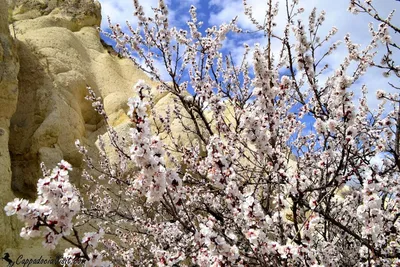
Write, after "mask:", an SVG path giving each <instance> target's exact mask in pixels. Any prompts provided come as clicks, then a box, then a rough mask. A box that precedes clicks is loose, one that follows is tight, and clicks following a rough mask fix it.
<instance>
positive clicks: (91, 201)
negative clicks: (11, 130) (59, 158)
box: [6, 0, 400, 267]
mask: <svg viewBox="0 0 400 267" xmlns="http://www.w3.org/2000/svg"><path fill="white" fill-rule="evenodd" d="M298 2H299V1H297V0H296V1H287V6H286V10H285V12H286V15H287V22H286V25H285V28H284V29H285V30H284V32H283V35H282V36H277V35H276V34H277V33H275V31H274V30H273V29H274V27H275V26H276V24H275V20H276V17H277V15H278V7H279V5H278V4H275V3H274V2H273V1H272V0H268V1H267V9H268V12H267V15H266V19H265V21H263V22H259V21H257V20H256V19H255V18H254V16H253V13H252V8H251V7H250V6H249V4H248V3H247V1H243V3H244V7H245V14H246V15H247V16H248V17H249V19H250V20H251V21H252V23H253V24H254V26H255V27H256V29H257V30H258V31H261V32H262V33H263V34H264V36H265V37H266V38H267V40H268V44H267V46H266V47H262V46H261V45H255V47H254V50H253V55H252V59H251V57H250V51H251V48H250V46H249V45H246V44H245V45H244V49H245V50H244V51H245V52H244V55H243V60H242V62H241V64H237V62H235V61H234V59H232V57H230V56H228V55H224V49H223V45H224V40H225V39H226V38H227V35H228V33H229V32H234V33H236V34H242V33H243V32H245V31H243V30H241V29H239V28H238V27H237V25H236V20H235V19H234V20H232V21H231V22H230V23H229V24H223V25H221V26H220V27H212V28H209V29H206V30H205V31H202V30H201V27H202V23H201V22H199V21H198V18H197V13H196V8H195V7H192V8H191V9H190V11H189V13H190V16H191V20H190V21H189V22H188V30H178V29H176V28H170V26H169V21H168V8H167V7H166V5H165V3H164V1H163V0H159V6H158V7H157V8H154V9H153V10H154V16H153V17H148V16H146V14H145V13H144V9H143V7H142V6H141V5H140V3H139V1H137V0H135V1H134V6H135V9H136V11H135V13H134V15H135V16H136V17H137V19H138V28H137V29H134V28H133V27H132V26H131V25H128V31H127V32H125V31H124V28H123V27H121V26H120V25H118V24H117V25H114V24H112V23H111V21H110V28H111V33H108V36H109V37H111V38H112V39H113V40H115V41H116V43H117V47H118V49H120V51H121V52H122V53H123V54H124V55H125V56H127V57H129V58H130V59H132V61H133V62H134V63H135V64H137V65H138V67H139V68H141V69H142V70H143V71H145V72H147V73H148V74H150V75H151V77H152V78H153V79H155V80H156V81H157V82H158V83H159V85H158V87H157V88H156V89H155V91H156V93H159V94H164V93H165V92H167V93H169V94H168V97H171V98H170V99H171V101H170V104H171V107H170V108H169V109H167V110H166V116H162V115H160V114H157V110H154V108H153V107H154V103H153V101H152V93H151V92H150V87H149V86H148V85H147V84H146V83H145V82H144V81H139V82H138V83H137V84H136V85H135V86H134V92H135V94H136V95H137V96H136V97H134V98H131V99H129V101H128V106H129V110H128V115H129V117H130V123H131V129H130V135H125V137H121V136H120V133H117V132H116V131H115V130H114V129H112V128H111V127H110V126H109V124H108V117H107V115H106V114H105V112H104V107H103V105H102V103H101V99H100V98H98V97H96V95H95V94H94V92H93V90H89V93H90V96H89V97H88V99H90V100H92V101H93V106H94V108H95V109H96V110H97V112H98V113H99V114H100V115H102V116H103V118H104V120H105V121H106V125H107V126H108V128H107V130H108V133H109V136H110V140H111V145H112V147H114V148H115V151H116V154H117V155H118V158H117V159H111V158H109V155H108V153H107V152H106V149H105V142H104V140H102V139H100V140H99V150H100V151H99V156H98V161H97V162H96V161H95V160H93V159H92V158H91V156H90V155H89V152H88V150H87V149H86V148H85V147H84V146H83V145H81V144H80V143H79V142H78V143H77V146H78V148H79V151H80V152H81V153H82V154H83V155H84V159H85V161H86V163H87V165H88V167H89V170H84V171H83V173H82V176H83V178H85V179H86V180H87V181H86V183H85V184H84V186H83V187H84V188H82V190H87V191H88V192H87V194H88V197H87V198H81V197H80V195H79V194H78V192H77V191H76V190H75V189H73V186H72V185H71V184H70V183H69V181H68V170H70V165H69V164H67V163H66V162H64V161H63V162H61V163H60V165H59V167H57V168H56V169H54V171H53V172H52V173H51V174H45V178H44V179H41V180H39V183H38V199H37V200H36V202H35V203H33V204H30V203H28V201H26V200H19V199H17V200H15V201H14V202H11V203H9V204H8V205H7V207H6V212H7V215H13V214H17V215H18V217H19V218H20V219H21V220H23V221H24V222H25V223H26V227H25V228H24V229H23V230H22V234H21V235H22V236H25V237H34V236H44V237H45V242H44V245H45V246H46V247H48V248H54V246H55V245H56V244H57V242H58V240H59V239H61V238H62V239H64V240H66V241H67V242H69V243H70V244H72V245H73V246H74V247H73V248H69V249H67V250H66V251H65V253H64V256H65V257H66V258H71V259H84V260H85V261H86V265H88V266H109V265H111V262H112V263H113V264H115V265H118V266H154V265H158V266H174V265H175V266H177V265H179V266H193V265H197V266H314V267H317V266H398V265H399V264H400V261H399V258H400V238H399V237H400V234H399V233H400V210H399V205H400V180H399V179H400V177H399V173H400V164H399V162H400V142H399V140H400V130H399V127H400V116H399V112H400V110H399V105H398V103H399V98H398V96H397V95H396V94H391V93H389V92H386V91H385V90H379V91H377V93H376V96H377V98H378V100H379V101H382V102H381V103H380V104H379V107H378V109H377V110H371V109H370V108H369V107H368V105H367V103H368V98H367V95H368V90H367V86H366V85H362V86H361V90H360V91H361V96H360V98H359V103H356V102H355V93H354V91H353V90H352V89H353V88H355V87H357V86H359V85H358V82H360V81H361V79H360V78H361V77H362V76H363V75H364V74H365V73H366V72H367V71H368V70H369V69H370V68H371V67H379V68H381V69H383V71H384V72H385V73H386V74H387V73H389V74H390V73H394V74H395V75H398V76H399V75H400V74H399V67H398V66H397V65H396V64H395V60H394V56H393V50H394V49H398V45H396V44H395V43H393V39H392V38H391V37H390V35H391V34H392V33H393V32H399V30H398V28H397V27H396V26H395V25H394V24H393V23H392V22H391V21H392V17H393V14H392V13H391V14H390V15H389V16H388V17H387V19H383V18H381V17H380V16H379V14H377V13H376V9H375V8H374V7H373V3H372V1H365V2H363V1H358V0H351V1H350V10H351V11H353V12H361V11H362V12H364V13H367V14H369V15H370V16H372V18H373V19H375V20H378V21H379V22H380V23H381V25H380V26H378V29H377V30H375V29H374V28H373V26H370V33H371V42H370V43H369V44H368V45H367V46H366V47H365V48H362V47H361V46H359V45H357V44H355V43H353V42H352V40H351V38H350V35H346V37H345V39H344V43H345V45H346V47H347V49H348V55H347V56H346V57H345V58H344V59H343V62H342V63H341V64H340V66H339V67H338V68H337V69H336V70H334V71H333V72H331V73H329V72H328V71H329V66H328V65H327V64H323V62H324V61H325V58H326V57H328V56H329V55H330V54H332V52H333V51H335V50H336V49H337V46H338V45H339V42H335V41H333V40H332V39H333V38H334V36H335V34H336V32H337V29H336V28H335V27H333V28H332V30H331V31H329V32H328V33H327V35H326V36H324V37H323V38H320V37H319V36H318V29H319V28H320V27H321V25H322V24H323V23H324V21H325V12H321V13H320V14H319V15H317V10H316V9H314V10H313V11H312V12H311V14H310V15H309V17H308V23H303V22H302V21H301V20H299V19H298V18H299V16H301V14H302V13H303V12H304V9H303V8H301V7H299V3H298ZM274 38H275V39H278V40H279V41H281V42H282V50H281V51H280V53H279V55H277V54H273V53H272V49H271V43H272V40H273V39H274ZM329 44H330V45H329ZM380 45H383V47H384V49H386V50H385V53H384V54H385V55H384V56H383V59H382V61H381V62H380V63H377V62H376V61H375V58H376V56H377V55H378V53H377V48H379V47H380ZM160 59H161V62H162V63H163V65H164V66H163V67H165V70H166V72H167V73H168V75H169V76H170V78H171V82H168V83H167V82H165V81H164V80H163V79H162V78H161V76H160V71H159V69H158V68H157V66H159V64H158V63H159V62H158V61H159V60H160ZM140 62H141V63H143V64H139V63H140ZM250 62H252V64H250ZM354 66H355V69H354ZM282 67H286V68H287V72H285V75H281V74H280V70H281V69H282ZM321 75H324V77H327V78H326V79H321ZM393 87H394V88H395V87H396V86H395V85H393ZM189 89H193V91H194V93H193V94H189V93H188V90H189ZM387 103H390V104H392V106H391V107H392V110H390V111H389V112H388V111H387V106H388V105H387ZM306 116H307V117H308V118H310V117H311V118H312V119H311V121H312V123H308V124H310V125H308V126H307V125H306V124H307V122H306V121H305V120H304V118H306ZM177 124H178V125H179V128H178V129H179V131H174V128H173V126H176V125H177ZM308 127H311V128H312V129H311V131H306V130H307V129H308ZM126 136H128V137H126ZM377 158H380V159H382V160H380V161H379V164H377V161H376V159H377ZM132 165H133V166H134V167H133V166H132ZM81 203H82V204H83V205H81ZM76 215H79V216H77V217H78V221H77V224H78V223H79V225H82V224H85V223H88V222H90V225H92V226H93V225H96V227H98V229H97V231H95V232H87V233H84V235H83V237H81V238H80V237H79V232H78V230H77V229H76V227H74V223H73V220H72V219H73V218H74V217H75V216H76ZM40 227H43V228H45V229H46V230H45V232H42V231H40V229H39V228H40ZM72 231H73V235H74V238H75V239H76V241H75V240H74V239H70V238H69V236H68V235H69V234H70V233H72ZM103 259H104V260H103ZM106 259H107V260H106ZM108 260H110V262H109V261H108Z"/></svg>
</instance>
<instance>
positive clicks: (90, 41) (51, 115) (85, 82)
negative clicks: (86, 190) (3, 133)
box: [10, 0, 149, 197]
mask: <svg viewBox="0 0 400 267" xmlns="http://www.w3.org/2000/svg"><path fill="white" fill-rule="evenodd" d="M43 2H45V3H47V4H43V3H42V2H41V1H28V0H24V1H17V2H16V3H15V8H14V12H13V20H14V23H13V26H14V30H15V35H16V39H18V54H19V58H20V62H21V69H20V72H19V75H18V78H19V92H20V94H19V99H18V107H17V111H16V113H15V114H14V116H13V118H12V121H11V124H12V125H11V139H10V152H11V158H12V171H13V179H12V186H13V190H14V191H16V192H19V193H22V195H25V196H30V197H33V196H34V195H33V194H32V193H33V192H34V188H35V185H36V181H37V179H38V178H39V177H40V172H39V163H40V162H44V163H46V164H47V165H48V166H52V165H54V164H55V163H56V162H58V161H59V160H61V159H62V158H64V159H65V160H67V161H69V162H70V163H71V164H73V166H75V167H76V170H77V171H79V167H80V166H81V164H82V161H81V156H80V154H79V153H78V152H77V150H76V148H75V146H74V142H75V140H76V139H80V140H81V141H82V142H83V143H86V144H92V143H93V142H94V141H93V140H95V138H96V136H97V135H98V134H101V133H104V127H102V123H103V122H102V120H101V118H100V116H99V115H97V114H96V112H95V111H94V110H93V108H92V106H91V103H90V102H89V101H87V100H85V99H84V98H85V96H86V95H87V89H86V86H91V87H92V88H94V90H96V91H97V93H98V95H99V96H102V98H103V99H104V103H105V107H106V110H107V112H108V114H109V115H110V118H111V122H112V123H114V118H115V119H116V118H118V119H119V120H121V116H119V115H120V114H123V113H124V112H123V111H124V109H126V100H127V98H128V97H129V96H132V94H133V92H132V90H131V88H132V85H133V84H134V83H135V81H137V80H138V79H139V78H142V79H145V80H149V79H148V78H147V76H145V75H144V74H143V73H142V72H140V71H139V70H137V69H136V68H135V67H134V66H133V65H132V62H131V61H129V60H127V59H120V58H118V57H115V56H111V55H110V54H109V53H108V52H107V50H106V49H105V48H104V47H103V45H102V44H101V42H100V38H99V33H98V31H97V29H96V27H98V26H99V25H100V6H99V4H98V3H97V2H93V1H90V0H86V1H85V0H80V1H43ZM58 2H60V3H61V4H56V3H58ZM73 176H77V175H76V174H75V175H73ZM76 182H79V181H76Z"/></svg>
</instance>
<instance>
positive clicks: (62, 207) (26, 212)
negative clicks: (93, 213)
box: [5, 161, 80, 249]
mask: <svg viewBox="0 0 400 267" xmlns="http://www.w3.org/2000/svg"><path fill="white" fill-rule="evenodd" d="M70 170H72V168H71V165H70V164H69V163H68V162H66V161H61V163H59V164H58V167H56V168H54V169H53V171H52V172H51V173H47V174H46V175H45V177H44V178H42V179H39V181H38V184H37V188H38V189H37V194H38V198H37V199H36V201H35V202H34V203H29V201H28V200H24V199H15V200H14V201H13V202H10V203H8V204H7V206H6V207H5V211H6V214H7V215H8V216H10V215H14V214H16V215H17V217H18V219H19V220H21V221H23V222H25V227H24V228H22V230H21V237H23V238H25V239H29V238H32V237H37V236H45V240H44V241H43V245H44V247H47V248H50V249H53V248H55V247H56V245H57V244H58V242H59V240H60V238H62V237H63V236H68V235H70V233H71V230H72V226H73V224H72V220H73V218H74V217H75V215H76V214H77V213H78V212H79V210H80V201H79V197H78V195H77V193H76V189H75V187H74V186H73V185H72V184H71V183H70V181H69V176H68V171H70ZM42 226H45V227H42ZM41 227H42V228H44V231H43V229H41Z"/></svg>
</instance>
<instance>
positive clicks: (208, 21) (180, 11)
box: [99, 0, 400, 106]
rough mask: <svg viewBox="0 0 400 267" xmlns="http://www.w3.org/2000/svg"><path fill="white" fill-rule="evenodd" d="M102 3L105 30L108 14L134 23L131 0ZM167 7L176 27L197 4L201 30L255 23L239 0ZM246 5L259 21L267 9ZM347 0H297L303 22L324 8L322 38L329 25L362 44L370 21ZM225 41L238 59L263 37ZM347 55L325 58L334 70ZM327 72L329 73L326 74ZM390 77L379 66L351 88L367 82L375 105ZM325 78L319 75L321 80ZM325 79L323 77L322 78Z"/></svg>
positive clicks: (251, 0)
mask: <svg viewBox="0 0 400 267" xmlns="http://www.w3.org/2000/svg"><path fill="white" fill-rule="evenodd" d="M99 1H100V3H101V4H102V15H103V21H102V28H103V29H107V28H108V27H107V20H106V18H107V16H110V17H111V20H112V21H113V22H115V23H120V24H121V25H125V21H126V20H128V21H129V22H130V23H131V24H132V25H135V19H134V17H133V15H132V13H133V11H134V8H133V0H99ZM139 1H140V2H141V4H142V5H143V6H144V9H145V12H146V14H152V11H151V7H157V6H158V0H145V1H143V0H142V1H141V0H139ZM165 2H166V4H167V6H168V7H169V10H170V12H169V19H170V24H171V25H172V26H176V27H177V28H185V26H186V22H187V21H188V20H189V12H188V10H189V8H190V6H191V5H194V6H196V8H197V12H198V20H201V21H203V22H204V29H206V28H207V27H209V26H213V25H219V24H221V23H224V22H229V21H230V20H232V18H234V17H235V16H238V24H239V26H240V27H242V28H244V29H249V30H252V29H254V26H253V25H252V24H251V22H250V21H249V19H248V18H247V17H246V16H245V15H244V14H243V4H242V0H165ZM284 3H285V1H280V3H279V6H280V7H282V8H281V10H282V11H281V12H280V13H278V18H277V20H276V23H277V27H276V31H277V32H282V31H283V27H284V25H285V18H284V14H283V7H284V6H283V5H284ZM373 3H374V5H375V7H376V8H377V9H378V10H379V11H380V14H381V15H382V16H383V17H386V15H387V14H389V12H390V11H391V10H393V9H396V8H397V9H400V2H398V1H395V0H375V1H373ZM248 4H249V5H251V6H252V7H253V13H254V17H255V18H256V19H257V20H258V21H260V22H262V21H263V19H264V14H265V11H266V1H263V0H248ZM348 5H349V0H335V1H331V0H300V5H299V7H303V8H304V9H305V12H304V13H303V17H302V19H303V21H304V22H305V24H307V18H308V15H309V13H310V11H311V10H312V8H313V7H316V8H317V14H318V13H319V12H320V11H322V10H325V11H326V20H325V23H324V25H323V27H322V28H321V29H320V30H319V33H321V37H324V35H323V34H325V33H327V32H328V31H329V30H330V29H331V27H332V26H335V27H337V28H338V29H339V31H338V34H336V36H335V37H334V39H333V41H336V40H343V37H344V36H345V35H346V34H347V33H350V34H351V39H352V41H353V42H355V43H358V44H360V45H361V47H365V46H366V45H367V44H368V41H369V40H370V34H369V31H368V23H369V22H373V20H372V19H371V18H370V17H369V16H367V15H363V14H359V15H353V14H350V13H349V12H348V11H347V8H348ZM393 21H394V22H396V21H400V13H399V14H395V16H394V19H393ZM399 24H400V23H399ZM230 37H231V38H228V40H226V41H225V44H224V47H225V49H226V50H225V51H230V52H231V53H232V55H233V57H234V58H235V59H236V60H238V62H239V60H240V59H241V55H242V53H243V51H244V48H243V43H247V44H249V45H250V46H252V45H254V44H255V43H261V44H265V42H266V40H265V38H264V37H263V36H262V35H261V34H247V35H241V36H232V35H231V36H230ZM392 37H394V39H395V40H398V42H397V43H400V35H399V34H397V35H393V36H392ZM279 49H280V46H279V44H278V43H275V44H274V45H273V50H274V51H275V52H276V53H278V52H279ZM346 54H347V49H346V47H345V45H344V44H343V45H341V47H340V48H339V49H338V50H337V51H336V52H335V53H334V54H333V55H331V56H330V57H329V58H328V59H327V62H325V63H328V64H329V65H330V69H331V70H332V71H333V70H334V69H336V68H337V67H338V66H339V64H340V63H341V62H342V60H343V58H344V57H345V55H346ZM327 74H330V73H327ZM393 76H394V75H392V77H391V78H390V79H384V78H383V76H382V71H381V70H379V69H370V71H369V72H368V74H367V75H365V76H364V77H363V78H362V79H361V80H360V81H359V82H358V83H357V84H356V85H354V86H353V90H354V91H355V93H356V95H358V93H359V92H360V91H359V90H358V89H360V88H361V85H362V84H366V85H367V86H368V89H369V93H370V95H371V96H370V97H369V102H370V103H369V104H370V105H372V106H375V105H376V104H377V103H378V102H377V101H376V98H375V92H376V91H377V90H378V89H382V90H385V91H393V90H392V89H391V88H390V86H388V84H387V82H388V81H391V82H392V83H395V84H399V83H398V79H396V78H395V77H393ZM323 78H324V77H322V79H323ZM325 78H326V77H325Z"/></svg>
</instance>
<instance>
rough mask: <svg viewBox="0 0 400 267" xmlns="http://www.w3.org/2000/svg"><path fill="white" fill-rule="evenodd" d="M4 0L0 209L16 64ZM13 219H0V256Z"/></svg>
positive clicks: (7, 179)
mask: <svg viewBox="0 0 400 267" xmlns="http://www.w3.org/2000/svg"><path fill="white" fill-rule="evenodd" d="M7 18H8V9H7V2H6V0H0V196H1V197H0V207H4V206H5V205H6V203H7V202H8V201H9V200H10V199H13V193H12V191H11V188H10V184H11V162H10V153H9V150H8V141H9V136H10V130H9V126H10V119H11V116H12V115H13V114H14V112H15V110H16V108H17V98H18V80H17V75H18V70H19V62H18V56H17V49H16V45H15V43H14V41H13V39H12V37H11V36H10V32H9V29H8V20H7ZM13 220H14V219H12V218H9V217H5V215H4V212H2V213H1V216H0V253H1V252H3V251H4V248H5V244H6V243H5V242H7V243H8V244H9V245H10V246H15V245H16V243H15V235H16V232H13V231H10V230H11V229H13V223H15V221H13Z"/></svg>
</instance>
